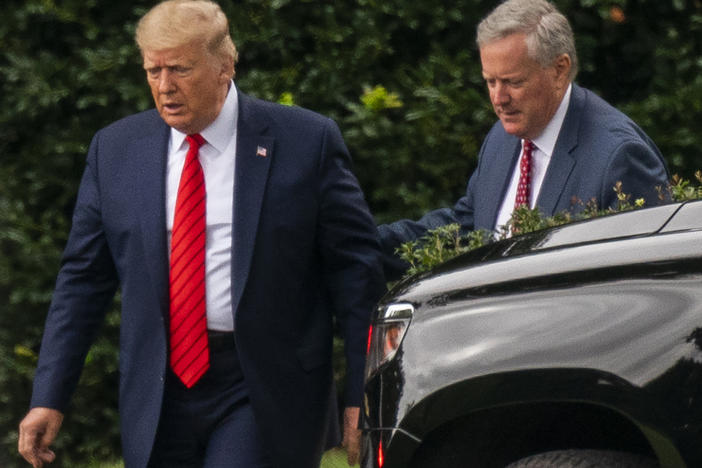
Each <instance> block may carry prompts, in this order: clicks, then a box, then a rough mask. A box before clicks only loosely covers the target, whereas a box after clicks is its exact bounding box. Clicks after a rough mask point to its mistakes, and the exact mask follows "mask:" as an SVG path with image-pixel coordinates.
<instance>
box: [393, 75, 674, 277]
mask: <svg viewBox="0 0 702 468" xmlns="http://www.w3.org/2000/svg"><path fill="white" fill-rule="evenodd" d="M520 149H521V140H520V139H519V138H517V137H515V136H513V135H510V134H508V133H507V132H505V130H504V128H503V127H502V123H501V122H499V121H498V122H497V123H496V124H495V125H494V126H493V127H492V129H491V130H490V132H489V133H488V135H487V137H486V138H485V140H484V141H483V145H482V148H481V150H480V154H479V156H478V167H477V168H476V170H475V172H474V173H473V174H472V175H471V177H470V180H469V181H468V187H467V189H466V194H465V196H463V197H462V198H461V199H459V200H458V202H457V203H456V204H455V205H454V207H453V208H442V209H439V210H435V211H432V212H429V213H427V214H426V215H425V216H424V217H422V218H421V219H420V220H419V221H411V220H401V221H397V222H395V223H392V224H387V225H382V226H379V232H380V236H381V242H382V245H383V251H384V253H385V259H384V260H385V271H386V275H387V277H388V279H391V278H397V277H398V276H400V275H401V274H402V272H403V271H404V269H405V268H406V265H405V264H404V263H403V262H400V261H399V260H398V258H397V256H396V255H395V253H394V251H395V249H396V248H397V247H399V246H400V245H401V244H402V243H404V242H407V241H410V240H415V239H418V238H419V237H421V236H423V235H425V234H426V231H427V230H428V229H434V228H436V227H438V226H443V225H446V224H451V223H458V224H460V225H461V226H462V227H463V229H464V230H467V231H469V230H474V229H488V230H492V229H494V228H495V222H496V220H497V214H498V211H499V209H500V205H501V203H502V199H503V198H504V195H505V192H506V191H507V188H508V186H509V180H510V177H511V176H512V172H513V170H514V167H515V165H516V164H517V161H518V160H519V153H520ZM618 181H621V182H622V184H623V185H622V189H623V191H624V193H628V194H631V196H632V199H637V198H644V199H645V200H646V203H647V204H649V205H655V204H657V203H659V199H658V192H657V191H656V187H657V186H659V187H661V188H665V187H666V186H667V183H668V169H667V167H666V164H665V161H664V159H663V156H662V155H661V153H660V151H659V150H658V148H657V147H656V145H655V144H654V143H653V141H651V139H650V138H649V137H648V136H647V135H646V134H645V133H644V132H643V130H641V129H640V128H639V127H638V126H637V125H636V124H635V123H634V122H633V121H632V120H631V119H629V118H628V117H627V116H626V115H624V114H623V113H621V112H620V111H618V110H617V109H615V108H614V107H612V106H611V105H609V104H607V103H606V102H605V101H604V100H602V99H601V98H600V97H598V96H597V95H595V94H593V93H592V92H590V91H588V90H586V89H584V88H581V87H579V86H577V85H575V84H573V89H572V92H571V97H570V105H569V107H568V112H567V113H566V116H565V119H564V121H563V126H562V127H561V131H560V133H559V135H558V139H557V141H556V146H555V148H554V150H553V155H552V156H551V161H550V163H549V166H548V169H547V171H546V176H545V178H544V181H543V185H542V186H541V191H540V193H539V196H538V199H537V200H536V206H537V207H538V208H539V210H540V211H541V213H542V214H543V215H544V216H553V215H554V214H556V213H558V212H561V211H567V210H571V211H578V210H581V209H582V205H579V204H576V205H574V204H573V201H574V200H579V201H582V202H583V203H586V202H589V201H591V200H594V201H595V202H596V203H597V206H598V207H600V208H608V207H615V206H616V205H617V194H616V193H615V192H614V190H613V188H614V186H615V184H616V183H617V182H618Z"/></svg>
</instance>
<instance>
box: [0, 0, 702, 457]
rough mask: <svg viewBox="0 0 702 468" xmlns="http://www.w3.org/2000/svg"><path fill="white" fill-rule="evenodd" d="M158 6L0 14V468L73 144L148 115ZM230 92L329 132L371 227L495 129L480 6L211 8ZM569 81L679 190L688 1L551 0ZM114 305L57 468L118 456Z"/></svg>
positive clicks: (699, 91)
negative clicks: (562, 19) (226, 44)
mask: <svg viewBox="0 0 702 468" xmlns="http://www.w3.org/2000/svg"><path fill="white" fill-rule="evenodd" d="M154 3H155V2H153V1H144V0H139V1H121V2H115V1H107V0H63V1H61V0H5V1H4V2H3V21H2V22H0V158H1V159H0V466H2V467H9V468H11V467H14V466H20V465H19V460H18V458H17V455H16V444H17V429H16V428H17V423H18V421H19V420H20V419H21V417H22V415H23V414H24V413H25V412H26V410H27V405H28V401H29V395H30V390H31V378H32V372H33V368H34V365H35V363H36V356H37V352H38V348H39V341H40V336H41V331H42V327H43V320H44V317H45V314H46V310H47V305H48V302H49V300H50V297H51V290H52V287H53V283H54V278H55V275H56V271H57V268H58V262H59V257H60V252H61V249H62V248H63V245H64V243H65V240H66V234H67V232H68V229H69V225H70V214H71V210H72V205H73V201H74V198H75V194H76V190H77V184H78V181H79V178H80V174H81V171H82V167H83V163H84V157H85V153H86V150H87V145H88V144H89V142H90V138H91V136H92V135H93V133H94V132H95V131H96V130H97V129H99V128H100V127H102V126H104V125H106V124H108V123H109V122H111V121H114V120H115V119H117V118H120V117H122V116H125V115H128V114H131V113H134V112H136V111H139V110H143V109H146V108H148V107H150V106H151V102H150V97H149V94H148V89H147V87H146V85H145V81H144V76H143V71H142V70H141V68H140V60H139V54H138V52H137V50H136V47H135V46H134V43H133V40H132V35H133V31H134V25H135V22H136V20H137V19H138V17H139V16H140V15H141V14H143V13H144V12H145V11H146V10H147V9H148V8H149V7H151V6H152V5H153V4H154ZM220 3H221V5H222V7H223V8H224V10H225V11H226V12H227V13H228V15H229V17H230V19H231V23H232V24H231V25H232V33H233V37H234V39H235V42H236V43H237V45H238V47H239V49H240V52H241V60H240V63H239V65H238V67H237V79H236V81H237V84H238V86H240V88H241V89H242V90H244V91H245V92H247V93H249V94H253V95H256V96H259V97H261V98H264V99H269V100H273V101H280V102H285V103H288V104H290V103H294V104H296V105H301V106H304V107H308V108H311V109H313V110H316V111H318V112H321V113H323V114H326V115H329V116H331V117H333V118H334V119H335V120H336V121H337V122H338V123H339V125H340V127H341V129H342V132H343V134H344V137H345V139H346V142H347V144H348V146H349V148H350V150H351V153H352V155H353V157H354V160H355V167H356V173H357V175H358V176H359V179H360V181H361V184H362V186H363V189H364V191H365V193H366V196H367V198H368V201H369V204H370V206H371V209H372V211H373V213H374V215H375V216H376V219H377V221H378V222H379V223H380V222H387V221H391V220H394V219H397V218H399V217H415V216H418V215H420V214H421V213H423V212H424V211H426V210H428V209H431V208H436V207H439V206H446V205H450V204H451V203H452V202H453V201H454V200H456V199H457V198H458V197H459V196H460V194H461V193H462V191H463V189H464V186H465V183H466V180H467V178H468V176H469V174H470V173H471V171H472V169H473V168H474V167H475V163H476V155H477V153H478V150H479V145H480V143H481V141H482V138H483V136H484V135H485V133H486V131H487V129H488V128H489V127H490V126H491V125H492V123H493V121H494V115H493V113H492V110H491V108H490V105H489V102H488V100H487V94H486V92H485V89H484V85H483V83H482V78H481V74H480V64H479V59H478V53H477V50H476V47H475V45H474V34H475V26H476V24H477V22H478V21H479V19H480V18H481V17H483V16H484V15H485V14H486V13H487V12H488V11H489V10H490V9H492V8H493V7H494V6H495V5H496V3H497V2H496V1H481V0H450V1H449V0H423V1H421V2H409V1H406V0H382V1H381V0H335V1H334V2H329V1H309V0H298V1H291V0H238V1H232V0H228V1H225V0H222V1H221V2H220ZM555 3H556V4H557V5H558V6H559V7H560V8H561V10H562V11H563V12H565V13H566V15H567V16H568V17H569V19H570V20H571V23H572V25H573V28H574V30H575V32H576V37H577V47H578V52H579V55H580V61H581V72H580V75H579V76H578V79H577V81H578V82H579V83H580V84H581V85H583V86H586V87H589V88H591V89H593V90H594V91H596V92H597V93H599V94H600V95H602V96H603V97H605V98H606V99H608V100H609V101H610V102H611V103H613V104H614V105H616V106H617V107H619V108H620V109H622V110H624V111H625V112H627V113H628V114H629V115H631V116H632V117H633V118H634V120H636V121H637V122H639V124H640V125H641V126H642V127H643V128H644V129H645V130H646V131H647V132H648V133H649V135H650V136H651V137H652V138H653V139H654V141H656V142H657V144H658V145H659V147H660V148H661V150H662V152H663V154H664V155H665V156H666V159H667V161H668V163H669V165H670V167H671V170H672V172H677V173H680V174H683V175H686V176H687V177H690V174H692V173H693V172H694V170H695V169H697V168H700V167H702V153H700V151H699V150H698V148H700V147H701V146H702V131H700V124H699V122H701V121H702V34H701V32H702V31H701V30H702V5H701V3H700V0H672V1H667V0H666V1H660V0H610V1H604V0H557V1H556V2H555ZM118 326H119V316H118V313H117V311H116V308H115V309H114V310H113V311H111V312H110V313H109V314H108V320H107V323H106V325H105V327H104V330H103V333H102V334H101V336H100V338H99V340H98V342H97V343H96V345H95V346H94V348H93V350H92V351H91V353H90V355H89V357H88V361H87V363H86V368H85V372H84V374H83V377H82V380H81V384H80V387H79V390H78V392H77V393H76V395H75V398H74V400H73V405H72V407H71V410H70V412H69V413H68V415H67V419H66V421H65V423H64V428H63V430H62V432H61V435H60V437H59V440H58V441H57V444H56V445H57V448H58V451H59V454H60V458H59V460H58V462H57V463H56V465H57V466H67V467H68V466H71V467H74V466H80V465H81V464H83V463H88V462H90V461H91V460H109V459H114V458H117V457H118V456H119V438H118V425H117V423H116V421H117V412H116V394H115V389H116V382H117V367H116V365H117V364H116V342H117V327H118Z"/></svg>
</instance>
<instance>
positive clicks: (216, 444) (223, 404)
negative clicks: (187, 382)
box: [149, 332, 273, 468]
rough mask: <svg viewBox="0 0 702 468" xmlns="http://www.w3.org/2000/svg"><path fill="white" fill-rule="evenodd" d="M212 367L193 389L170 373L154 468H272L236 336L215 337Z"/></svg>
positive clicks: (212, 345)
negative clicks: (239, 354) (242, 367)
mask: <svg viewBox="0 0 702 468" xmlns="http://www.w3.org/2000/svg"><path fill="white" fill-rule="evenodd" d="M209 338H210V368H209V369H208V371H207V372H206V373H205V375H203V376H202V378H201V379H200V381H198V382H197V383H196V384H195V385H194V386H193V387H192V388H190V389H188V388H186V387H185V386H184V385H183V384H182V383H181V381H180V380H179V379H178V377H176V376H175V375H174V374H173V373H172V372H170V371H169V372H168V376H167V378H166V386H165V391H164V400H163V407H162V409H161V419H160V421H159V426H158V431H157V433H156V441H155V442H154V449H153V451H152V454H151V460H150V461H149V468H270V467H272V466H273V465H272V463H271V462H270V459H269V457H268V456H267V451H266V450H265V449H264V447H263V444H262V442H261V437H260V434H259V430H258V428H257V426H256V421H255V419H254V414H253V410H252V408H251V404H250V403H249V398H248V391H247V388H246V385H245V383H244V377H243V374H242V371H241V366H240V364H239V359H238V356H237V352H236V347H235V345H234V337H233V334H232V333H221V332H214V333H212V332H211V333H210V337H209Z"/></svg>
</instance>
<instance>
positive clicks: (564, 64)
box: [553, 54, 573, 87]
mask: <svg viewBox="0 0 702 468" xmlns="http://www.w3.org/2000/svg"><path fill="white" fill-rule="evenodd" d="M572 66H573V63H572V61H571V60H570V55H568V54H561V55H559V56H558V57H556V60H554V62H553V67H554V69H555V71H556V81H557V82H558V84H559V85H560V86H562V87H565V86H568V83H569V82H570V69H571V67H572Z"/></svg>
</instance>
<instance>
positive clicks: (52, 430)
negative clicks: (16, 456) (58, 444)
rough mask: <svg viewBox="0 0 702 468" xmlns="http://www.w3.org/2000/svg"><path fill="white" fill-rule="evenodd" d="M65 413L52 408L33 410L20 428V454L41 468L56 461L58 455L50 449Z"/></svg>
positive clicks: (21, 423)
mask: <svg viewBox="0 0 702 468" xmlns="http://www.w3.org/2000/svg"><path fill="white" fill-rule="evenodd" d="M62 422H63V413H61V412H60V411H58V410H55V409H51V408H32V409H31V410H30V411H29V413H27V416H25V417H24V419H23V420H22V422H20V426H19V430H20V432H19V443H18V448H19V453H20V455H22V456H23V457H24V459H25V460H27V461H28V462H29V463H31V464H32V466H33V467H34V468H41V467H43V466H44V465H45V464H47V465H48V464H49V463H51V462H53V461H54V459H55V458H56V454H55V453H54V452H53V451H52V450H51V449H50V448H49V446H50V445H51V444H52V443H53V441H54V439H55V438H56V434H58V431H59V428H60V427H61V423H62Z"/></svg>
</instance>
